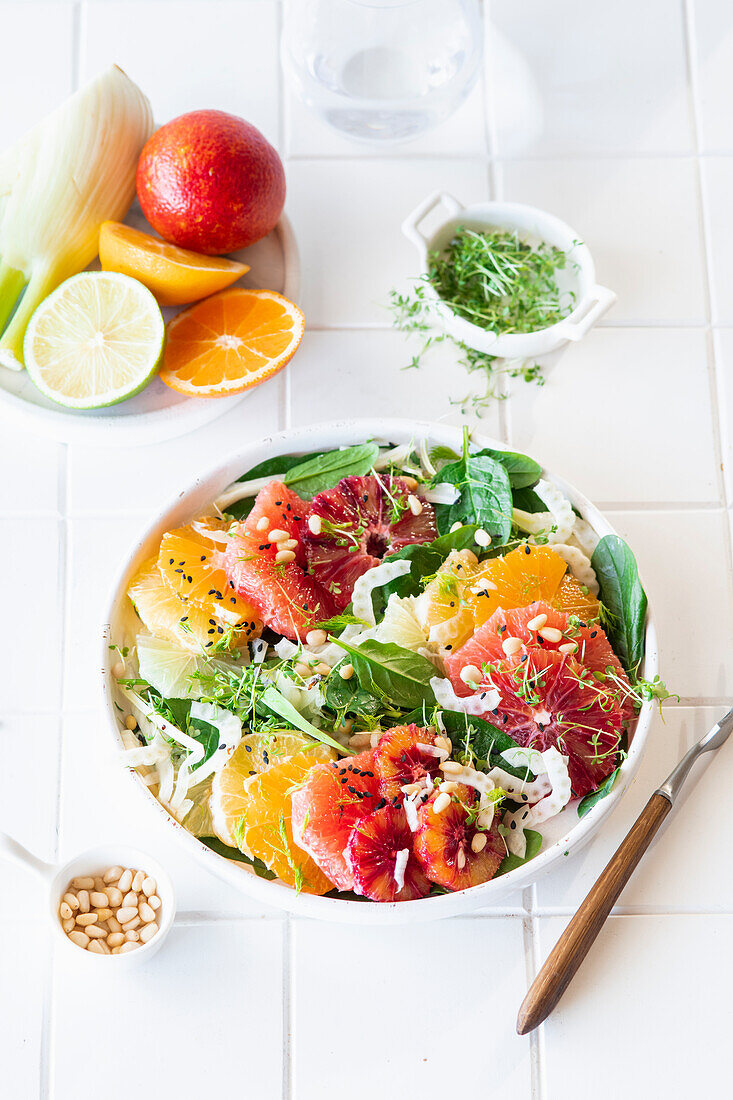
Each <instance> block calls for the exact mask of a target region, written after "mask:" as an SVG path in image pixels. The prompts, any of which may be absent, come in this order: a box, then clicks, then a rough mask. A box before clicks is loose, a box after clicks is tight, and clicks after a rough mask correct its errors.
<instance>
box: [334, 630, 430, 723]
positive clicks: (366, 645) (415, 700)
mask: <svg viewBox="0 0 733 1100" xmlns="http://www.w3.org/2000/svg"><path fill="white" fill-rule="evenodd" d="M332 641H335V642H337V644H338V645H340V646H341V648H342V649H345V650H346V652H347V653H348V654H349V655H350V657H351V663H352V664H353V666H354V672H355V673H356V675H357V678H358V680H359V685H360V687H362V688H363V689H364V691H368V692H369V694H370V695H375V696H376V697H377V698H381V699H388V700H389V701H390V702H392V703H395V704H396V705H397V706H399V707H419V706H420V704H421V703H432V704H433V705H434V704H435V696H434V695H433V689H432V688H431V687H430V680H431V678H432V677H433V676H435V667H434V666H433V665H432V664H431V663H430V661H428V659H427V658H426V657H421V656H420V654H419V653H412V652H411V651H410V650H409V649H403V647H402V646H400V645H395V643H394V642H377V641H374V639H372V638H369V639H368V640H367V641H366V642H362V644H361V645H360V646H352V645H350V644H349V643H348V642H343V641H339V639H338V638H333V639H332Z"/></svg>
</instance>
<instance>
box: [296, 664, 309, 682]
mask: <svg viewBox="0 0 733 1100" xmlns="http://www.w3.org/2000/svg"><path fill="white" fill-rule="evenodd" d="M293 671H294V672H296V673H297V674H298V676H300V677H301V679H303V680H307V679H308V677H309V676H310V674H311V670H310V669H309V668H308V665H304V664H303V662H302V661H297V662H296V663H295V665H294V666H293Z"/></svg>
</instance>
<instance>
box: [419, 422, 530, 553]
mask: <svg viewBox="0 0 733 1100" xmlns="http://www.w3.org/2000/svg"><path fill="white" fill-rule="evenodd" d="M467 441H468V433H467V432H466V435H465V439H464V448H463V457H462V458H461V459H459V461H458V462H450V463H448V465H447V466H444V467H443V468H442V470H440V471H439V473H437V474H436V476H435V478H434V483H435V484H442V483H448V484H449V485H455V487H456V488H457V489H458V490H459V492H460V496H459V497H458V500H457V501H456V502H455V504H437V505H436V506H435V517H436V520H437V524H438V531H439V532H440V533H441V535H443V534H445V533H446V532H448V531H450V528H451V527H452V526H453V524H454V523H475V524H478V526H480V527H483V528H484V530H486V531H488V532H489V534H490V535H491V537H492V538H493V539H495V540H497V541H498V542H499V543H500V544H503V543H505V542H506V541H507V539H508V538H509V535H510V534H511V529H512V490H511V485H510V484H509V475H508V473H507V471H506V470H505V468H504V467H503V466H502V464H501V462H497V461H496V459H495V458H492V457H491V456H490V455H487V454H485V455H470V454H469V453H468V444H467Z"/></svg>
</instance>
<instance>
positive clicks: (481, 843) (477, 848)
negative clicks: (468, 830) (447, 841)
mask: <svg viewBox="0 0 733 1100" xmlns="http://www.w3.org/2000/svg"><path fill="white" fill-rule="evenodd" d="M485 847H486V833H474V834H473V840H472V841H471V851H472V852H476V854H477V855H478V853H479V852H483V850H484V848H485Z"/></svg>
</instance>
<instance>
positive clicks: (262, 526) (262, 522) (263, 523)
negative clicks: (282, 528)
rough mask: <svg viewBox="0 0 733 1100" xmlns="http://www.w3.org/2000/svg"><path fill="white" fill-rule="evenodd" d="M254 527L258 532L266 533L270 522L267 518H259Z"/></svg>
mask: <svg viewBox="0 0 733 1100" xmlns="http://www.w3.org/2000/svg"><path fill="white" fill-rule="evenodd" d="M256 526H257V530H258V531H266V530H267V528H268V527H269V526H270V521H269V519H268V518H267V516H260V518H259V519H258V520H257V524H256Z"/></svg>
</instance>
